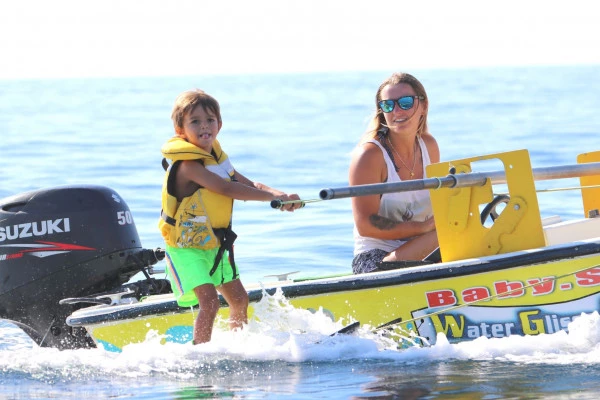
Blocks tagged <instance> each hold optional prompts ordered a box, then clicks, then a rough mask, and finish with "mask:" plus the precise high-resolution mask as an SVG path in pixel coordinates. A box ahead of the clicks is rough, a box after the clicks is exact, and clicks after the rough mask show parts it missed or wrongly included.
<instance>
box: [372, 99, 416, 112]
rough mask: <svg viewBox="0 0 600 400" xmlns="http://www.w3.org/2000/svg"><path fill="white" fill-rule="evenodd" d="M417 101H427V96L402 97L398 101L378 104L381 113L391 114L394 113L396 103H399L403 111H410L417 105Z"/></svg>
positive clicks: (384, 101) (385, 101)
mask: <svg viewBox="0 0 600 400" xmlns="http://www.w3.org/2000/svg"><path fill="white" fill-rule="evenodd" d="M415 99H418V100H425V96H402V97H400V98H399V99H396V100H381V101H380V102H379V103H378V104H379V107H380V108H381V111H383V112H384V113H389V112H392V111H394V104H395V103H397V104H398V107H400V109H402V110H410V109H411V108H413V106H414V105H415Z"/></svg>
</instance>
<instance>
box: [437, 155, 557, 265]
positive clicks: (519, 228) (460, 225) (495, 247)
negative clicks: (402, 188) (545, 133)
mask: <svg viewBox="0 0 600 400" xmlns="http://www.w3.org/2000/svg"><path fill="white" fill-rule="evenodd" d="M490 159H499V160H500V161H501V162H502V164H503V165H504V171H505V174H506V185H507V186H508V191H509V196H510V201H509V202H508V204H507V205H506V207H505V208H504V210H503V211H502V213H501V214H500V216H499V217H498V218H497V219H496V221H495V222H494V224H493V225H492V226H490V227H486V226H483V225H482V224H481V220H480V211H479V208H480V205H485V204H487V203H489V202H490V201H492V200H493V191H492V184H491V183H490V180H489V179H488V180H487V182H486V184H485V185H483V186H472V187H463V188H441V189H431V190H430V195H431V203H432V206H433V215H434V216H435V225H436V229H437V234H438V240H439V245H440V252H441V255H442V260H443V261H455V260H462V259H466V258H474V257H482V256H487V255H493V254H502V253H508V252H512V251H519V250H526V249H532V248H535V247H543V246H544V245H545V239H544V234H543V230H542V221H541V217H540V212H539V206H538V201H537V194H536V191H535V183H534V178H533V172H532V169H531V163H530V160H529V152H528V151H527V150H516V151H511V152H506V153H498V154H491V155H487V156H478V157H474V158H467V159H463V160H456V161H450V162H441V163H438V164H432V165H429V166H428V167H427V176H428V177H430V178H431V177H445V176H447V175H448V171H449V170H450V168H455V169H456V174H460V173H469V172H471V171H472V169H471V163H473V162H476V161H482V160H490Z"/></svg>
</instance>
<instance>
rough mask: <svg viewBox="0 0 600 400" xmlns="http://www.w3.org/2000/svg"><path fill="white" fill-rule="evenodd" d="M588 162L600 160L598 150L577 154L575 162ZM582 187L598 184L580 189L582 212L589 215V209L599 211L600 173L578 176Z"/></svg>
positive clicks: (586, 215)
mask: <svg viewBox="0 0 600 400" xmlns="http://www.w3.org/2000/svg"><path fill="white" fill-rule="evenodd" d="M590 162H600V151H595V152H592V153H583V154H580V155H578V156H577V163H579V164H585V163H590ZM579 183H580V184H581V186H582V187H586V186H598V187H595V188H586V189H583V188H582V189H581V198H582V199H583V213H584V215H585V217H586V218H587V217H589V215H590V214H589V213H590V211H593V210H596V211H600V175H594V176H582V177H580V178H579Z"/></svg>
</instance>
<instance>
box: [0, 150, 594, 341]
mask: <svg viewBox="0 0 600 400" xmlns="http://www.w3.org/2000/svg"><path fill="white" fill-rule="evenodd" d="M482 165H483V166H487V165H499V166H500V168H499V169H496V170H491V171H487V172H486V171H485V170H484V171H482V172H477V171H478V168H480V166H482ZM566 178H578V179H579V185H578V186H577V187H575V188H560V189H556V190H562V189H573V190H577V191H578V192H579V193H581V201H582V203H581V205H575V204H572V205H570V206H571V207H572V208H575V207H580V206H582V207H583V215H582V216H581V217H580V218H573V219H570V220H564V221H563V220H562V218H561V217H559V216H549V217H545V218H542V213H541V211H540V206H539V202H538V189H537V188H536V182H540V181H547V180H560V179H566ZM67 190H77V191H86V190H88V191H92V192H97V193H100V194H102V196H103V197H104V198H105V199H108V201H105V203H108V205H109V206H110V207H108V209H107V210H106V212H104V211H103V213H100V214H101V215H99V216H98V218H99V220H98V221H88V220H81V219H80V218H78V217H77V216H75V215H70V214H69V213H68V211H67V210H66V209H65V211H64V212H63V214H61V215H62V217H61V218H62V221H63V222H52V221H57V220H58V219H57V217H54V216H48V217H47V219H46V220H47V221H48V222H47V224H46V225H47V226H56V227H58V228H64V224H65V222H64V221H65V218H68V219H69V229H70V232H66V229H60V230H63V231H65V232H57V229H54V230H53V232H52V233H51V234H52V235H54V236H56V238H55V239H52V240H55V241H58V240H59V239H62V235H65V234H67V233H74V235H73V241H72V242H70V243H68V245H67V244H65V243H64V242H63V241H60V243H63V247H62V249H63V251H65V252H66V251H70V254H71V256H72V255H73V254H77V255H78V257H81V255H82V254H89V255H91V256H92V257H91V259H93V262H92V261H89V260H87V261H86V260H83V259H79V260H78V263H79V264H77V263H75V262H70V264H69V265H70V266H77V265H81V264H85V265H88V264H89V265H90V266H91V264H92V263H93V264H94V265H93V268H99V270H98V273H97V274H95V275H93V276H92V274H90V273H89V269H90V268H87V269H83V270H82V271H81V270H78V269H80V268H79V267H76V268H72V267H67V266H63V267H62V268H60V271H59V269H55V270H52V271H51V272H52V274H51V275H58V276H61V275H67V276H68V277H69V279H68V280H67V281H68V282H69V283H68V285H72V286H73V287H72V288H71V289H72V290H71V292H72V293H74V294H73V295H71V296H65V294H66V293H67V292H68V291H69V290H67V289H68V288H67V287H66V286H64V285H63V286H61V287H60V290H56V288H54V287H52V288H49V287H48V286H47V285H46V286H43V285H40V284H39V282H38V281H39V280H41V279H42V278H43V277H40V278H39V279H38V281H35V280H34V281H32V282H21V284H20V285H18V286H19V287H27V286H28V285H29V286H34V287H35V288H36V290H40V291H42V292H44V291H53V294H52V295H51V298H50V297H46V299H45V301H46V302H47V303H50V302H52V301H55V300H57V299H58V300H57V301H56V302H55V304H56V303H60V305H58V306H56V305H55V304H51V305H45V306H44V307H41V308H40V307H34V306H35V304H31V307H29V308H23V307H21V308H19V307H17V306H16V303H15V305H13V306H12V307H13V308H12V309H11V310H12V314H11V312H7V307H6V306H5V303H6V302H7V301H8V300H7V299H8V298H9V296H8V295H11V293H12V294H14V293H15V292H16V289H15V288H13V289H12V291H11V290H7V288H6V283H5V281H6V276H7V274H6V272H5V270H6V268H1V267H0V285H3V286H0V318H7V317H8V318H9V319H11V318H10V317H11V316H12V320H13V321H16V323H17V324H20V326H22V327H23V328H24V330H25V331H26V332H28V334H30V336H31V337H32V338H34V340H36V342H37V343H38V344H40V345H43V346H55V347H59V348H77V347H94V346H98V347H103V348H104V349H106V350H109V351H121V350H122V349H123V348H124V347H125V346H127V345H128V344H132V343H141V342H144V341H145V340H146V338H147V337H148V334H149V333H151V332H155V333H156V334H158V335H160V337H162V338H163V339H162V340H163V342H175V343H186V342H189V341H191V339H192V335H193V333H192V325H193V320H194V315H195V314H194V313H197V307H195V308H182V307H179V306H178V305H177V303H176V301H175V299H174V297H173V294H172V293H171V292H170V289H169V287H168V282H165V281H164V280H159V279H156V278H154V277H153V276H152V275H153V265H155V264H156V263H157V262H158V261H160V260H161V259H162V258H163V257H164V252H163V251H162V250H161V249H154V250H151V249H143V248H141V245H140V244H139V238H138V237H137V234H136V232H135V226H134V224H133V221H132V220H130V218H128V215H130V214H128V213H129V210H128V208H127V206H126V205H125V203H124V202H123V201H122V200H121V202H120V203H119V204H118V205H117V206H115V205H114V204H112V203H114V201H111V200H110V199H111V198H114V197H118V195H117V194H116V193H114V192H113V191H111V190H110V189H108V188H98V187H92V188H67ZM402 190H429V191H430V196H431V201H432V207H433V214H434V217H435V221H436V230H437V234H438V241H439V249H438V250H437V251H436V252H434V253H432V254H431V255H430V256H428V257H427V258H426V259H424V260H409V261H402V262H394V263H382V264H381V269H382V271H378V272H372V273H367V274H361V275H353V274H351V273H348V274H342V275H336V276H323V277H314V278H301V279H293V278H291V276H290V275H289V274H285V273H283V274H282V275H281V279H278V280H274V281H271V282H257V283H255V284H251V285H247V287H246V288H247V290H248V294H249V298H250V307H249V317H250V318H252V313H253V305H254V304H256V303H257V302H258V301H260V300H261V299H262V298H263V297H265V296H269V295H274V294H275V293H276V292H281V293H282V294H283V295H284V296H285V298H286V299H287V300H288V301H289V302H290V304H291V305H293V306H294V307H296V308H300V309H307V310H311V311H313V312H316V311H318V310H320V311H322V312H323V313H325V314H326V315H328V316H330V317H331V318H332V320H333V321H344V322H347V323H351V324H350V325H348V326H346V327H344V328H342V330H341V331H342V333H343V332H347V331H352V330H354V328H355V327H356V326H357V325H358V324H362V326H363V327H367V329H370V330H371V331H372V332H376V333H380V334H381V335H386V336H387V337H392V338H395V340H397V342H398V347H399V348H403V347H408V346H414V345H433V344H435V343H436V341H437V340H438V337H439V335H444V336H445V337H446V338H447V340H448V341H449V342H450V343H458V342H463V341H471V340H475V339H477V338H480V337H488V338H502V337H508V336H511V335H540V334H551V333H556V332H559V331H566V330H568V325H569V323H570V322H572V321H573V320H574V319H576V318H578V317H579V316H581V315H582V313H583V314H589V313H593V312H598V311H599V310H600V217H598V215H599V210H600V151H596V152H589V153H584V154H580V155H578V156H577V163H576V164H572V165H562V166H554V167H546V168H533V167H532V166H531V162H530V157H529V152H528V151H527V150H515V151H509V152H503V153H496V154H489V155H483V156H475V157H471V158H465V159H460V160H453V161H447V162H441V163H437V164H432V165H430V166H428V167H427V178H424V179H418V180H413V181H404V182H397V183H391V184H385V183H383V184H373V185H361V186H352V187H346V188H338V189H323V190H322V191H321V192H320V193H319V197H320V200H323V201H324V200H327V201H328V200H334V199H336V198H343V197H351V196H362V195H371V194H381V193H387V192H394V191H402ZM548 191H552V190H548ZM102 196H101V197H102ZM30 197H31V196H30V195H27V196H21V197H19V198H17V199H16V200H15V199H13V200H11V201H12V203H10V204H15V203H16V204H25V203H26V202H27V199H29V198H30ZM59 197H60V196H59ZM62 197H64V196H62ZM62 197H61V198H62ZM74 197H75V198H77V196H74ZM34 198H35V196H34ZM119 199H120V198H119ZM19 202H20V203H19ZM75 203H81V201H79V202H77V201H76V200H75ZM3 204H4V205H3ZM6 204H7V202H4V203H3V202H1V201H0V210H2V212H6V210H5V209H6V208H7V207H6ZM272 205H273V206H274V207H277V204H272ZM96 206H97V205H95V207H96ZM8 209H9V210H8V211H9V212H10V211H11V210H10V207H8ZM94 210H95V211H96V209H95V208H94ZM81 211H82V213H83V214H85V212H84V211H85V210H81ZM1 220H2V215H0V221H1ZM41 220H43V218H38V219H37V221H41ZM28 221H29V222H31V223H32V224H36V222H35V221H32V220H31V219H29V220H28ZM61 223H62V225H61ZM8 224H10V226H13V228H12V230H11V229H8V228H7V227H6V225H8ZM25 224H26V223H25ZM88 224H89V225H88ZM95 224H98V226H105V227H106V228H105V229H102V230H100V232H99V233H98V234H97V235H95V237H94V238H89V239H90V241H91V242H90V241H88V240H87V239H88V238H87V237H85V236H82V235H80V234H79V233H78V232H76V227H77V228H82V230H83V231H86V232H87V231H89V230H90V226H92V227H95V226H96V225H95ZM22 225H24V223H22V222H21V223H19V224H18V226H19V227H21V226H22ZM37 225H38V228H37V231H38V232H40V231H41V230H42V229H41V224H40V223H39V222H37ZM15 226H16V222H10V221H9V222H8V223H7V222H6V220H4V221H2V222H0V249H2V248H3V247H2V246H6V245H5V244H4V243H3V242H2V241H3V240H4V241H5V242H6V241H7V239H9V238H12V240H17V239H16V238H15V237H16V236H19V237H20V236H21V235H20V234H19V235H17V233H16V231H17V229H16V228H14V227H15ZM121 228H127V229H125V230H123V229H121ZM47 231H50V228H48V229H47ZM46 233H47V234H50V232H46ZM106 235H109V236H111V237H112V239H111V240H112V242H114V243H112V244H111V245H108V246H99V245H97V244H93V243H92V242H94V240H96V241H98V240H105V239H106V238H105V236H106ZM120 237H123V238H122V239H118V238H120ZM75 238H76V239H77V240H75ZM66 239H68V237H67V238H66ZM49 241H50V239H48V238H44V240H43V241H42V240H41V239H40V240H39V241H38V242H43V243H48V242H49ZM43 243H42V244H43ZM39 244H40V243H38V245H39ZM55 246H58V247H59V248H60V246H59V245H57V244H55ZM69 246H71V247H69ZM83 247H85V248H88V247H89V248H90V249H95V250H86V249H82V248H83ZM23 251H24V253H23V255H22V257H21V258H24V257H25V255H28V254H32V253H33V252H32V253H25V251H31V250H23ZM39 251H42V250H39ZM43 251H47V252H52V251H60V250H50V249H46V248H44V249H43ZM53 256H54V257H67V254H66V253H61V254H55V255H53ZM48 258H50V257H48ZM5 259H6V261H4V262H3V263H7V261H8V260H9V258H7V257H5ZM0 260H2V256H1V255H0ZM13 260H14V258H13ZM127 260H128V261H127ZM107 263H109V264H110V268H108V267H106V266H104V267H102V269H100V267H99V265H100V264H102V265H105V264H107ZM7 264H8V263H7ZM8 265H10V264H8ZM63 265H66V264H63ZM0 266H1V264H0ZM93 268H92V269H93ZM139 271H143V272H144V273H145V275H146V279H145V280H140V281H138V282H134V283H129V282H128V283H124V282H127V279H128V278H130V277H131V275H132V274H133V273H134V272H139ZM77 274H79V276H78V277H76V276H75V275H77ZM3 278H4V279H3ZM44 279H45V278H44ZM9 281H10V280H9ZM98 288H102V291H97V292H95V291H96V290H97V289H98ZM8 289H10V288H8ZM51 289H52V290H51ZM11 296H12V295H11ZM48 296H50V295H48ZM13 297H14V296H13ZM11 299H12V297H11ZM11 304H12V303H11ZM90 304H91V305H90ZM61 307H62V308H61ZM17 310H19V311H18V312H15V311H17ZM9 311H10V310H9ZM41 313H48V314H50V315H47V316H44V318H43V323H38V324H37V325H35V324H34V323H33V321H36V318H41ZM32 316H33V317H32ZM219 316H220V318H222V319H227V317H228V308H227V304H226V303H225V301H224V300H223V299H221V310H220V312H219ZM63 317H64V320H63Z"/></svg>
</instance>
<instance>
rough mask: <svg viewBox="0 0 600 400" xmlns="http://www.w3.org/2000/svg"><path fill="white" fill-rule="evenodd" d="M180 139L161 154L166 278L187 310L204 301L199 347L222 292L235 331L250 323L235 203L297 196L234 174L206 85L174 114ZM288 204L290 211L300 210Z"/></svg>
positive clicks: (183, 99) (182, 98)
mask: <svg viewBox="0 0 600 400" xmlns="http://www.w3.org/2000/svg"><path fill="white" fill-rule="evenodd" d="M171 119H172V120H173V125H174V127H175V136H174V137H172V138H171V139H169V140H168V141H167V142H166V143H165V144H164V145H163V147H162V149H161V151H162V154H163V156H164V157H165V158H166V159H169V160H171V162H172V164H171V166H170V167H168V163H167V162H166V161H165V160H163V166H165V167H168V169H167V173H166V175H165V180H164V184H163V190H162V211H161V219H160V220H159V228H160V230H161V233H162V235H163V238H164V239H165V243H166V257H165V259H166V261H167V277H168V278H169V280H170V282H171V287H172V288H173V292H174V294H175V297H176V299H177V303H178V304H179V305H180V306H182V307H190V306H194V305H196V304H198V303H200V312H199V313H198V316H197V318H196V320H195V321H194V344H198V343H205V342H208V341H210V339H211V335H212V329H213V323H214V320H215V318H216V315H217V312H218V311H219V308H220V302H219V296H218V293H217V290H218V291H219V292H220V293H221V294H222V295H223V298H224V299H225V300H226V301H227V304H228V305H229V321H230V328H231V329H238V328H241V327H242V326H243V324H247V323H248V311H247V309H248V294H247V292H246V289H245V288H244V286H243V285H242V282H241V281H240V279H239V274H238V271H237V269H236V266H235V262H234V260H233V247H232V244H233V240H235V237H236V235H235V233H233V231H232V230H231V215H232V207H233V200H234V199H238V200H257V201H271V200H276V199H279V200H282V201H289V200H299V197H298V195H296V194H293V195H287V194H285V193H283V192H280V191H278V190H275V189H272V188H270V187H268V186H266V185H263V184H261V183H258V182H253V181H251V180H250V179H248V178H246V177H245V176H244V175H242V174H241V173H239V172H238V171H236V170H235V169H234V167H233V165H232V164H231V162H230V160H229V158H228V156H227V154H225V152H224V151H223V150H222V149H221V146H220V144H219V142H218V141H217V135H218V133H219V131H220V130H221V127H222V120H221V111H220V106H219V103H218V102H217V100H215V99H214V98H213V97H211V96H209V95H208V94H206V93H205V92H204V91H202V90H191V91H186V92H184V93H182V94H180V95H179V96H178V97H177V99H176V101H175V105H174V107H173V112H172V114H171ZM298 207H299V205H298V204H288V205H286V206H285V207H284V209H285V210H287V211H293V210H294V209H295V208H298Z"/></svg>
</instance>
